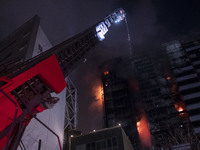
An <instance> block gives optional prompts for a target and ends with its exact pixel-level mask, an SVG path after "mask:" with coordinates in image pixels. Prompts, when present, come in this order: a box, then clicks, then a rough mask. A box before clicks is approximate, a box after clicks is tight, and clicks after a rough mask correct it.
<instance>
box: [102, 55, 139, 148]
mask: <svg viewBox="0 0 200 150" xmlns="http://www.w3.org/2000/svg"><path fill="white" fill-rule="evenodd" d="M101 72H102V82H103V92H104V122H105V127H114V126H116V125H121V126H122V127H123V129H124V131H125V132H126V134H127V136H128V137H129V139H130V141H131V143H132V145H133V147H134V148H135V149H140V142H139V139H138V133H137V127H136V119H135V118H136V111H135V110H136V109H135V108H134V107H135V105H134V94H133V92H132V89H131V86H130V85H129V83H130V82H129V81H130V80H131V79H132V78H133V69H132V66H131V63H130V61H129V60H128V59H127V58H126V59H122V58H116V59H114V60H111V61H109V62H105V63H104V64H103V65H102V66H101ZM132 81H133V80H132Z"/></svg>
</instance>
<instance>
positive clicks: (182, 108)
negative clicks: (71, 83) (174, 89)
mask: <svg viewBox="0 0 200 150" xmlns="http://www.w3.org/2000/svg"><path fill="white" fill-rule="evenodd" d="M175 108H176V110H177V111H178V112H179V117H180V118H182V119H187V118H188V114H187V112H186V111H185V104H184V103H183V102H178V103H176V104H175Z"/></svg>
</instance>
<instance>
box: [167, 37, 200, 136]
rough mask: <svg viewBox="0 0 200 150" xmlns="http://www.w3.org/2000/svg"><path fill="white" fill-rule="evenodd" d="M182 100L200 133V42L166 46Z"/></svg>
mask: <svg viewBox="0 0 200 150" xmlns="http://www.w3.org/2000/svg"><path fill="white" fill-rule="evenodd" d="M165 49H166V52H167V54H168V56H169V59H170V64H171V68H172V72H173V74H174V78H175V82H176V85H177V92H178V94H179V95H180V99H181V100H182V101H183V102H184V104H185V106H186V111H187V113H188V115H189V120H190V122H191V124H192V126H193V129H194V132H195V133H196V134H199V133H200V102H199V99H200V40H194V41H190V42H188V41H183V42H180V41H172V42H169V43H167V44H165Z"/></svg>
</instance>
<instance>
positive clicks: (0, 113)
mask: <svg viewBox="0 0 200 150" xmlns="http://www.w3.org/2000/svg"><path fill="white" fill-rule="evenodd" d="M124 19H125V12H124V10H123V9H121V8H119V9H116V10H115V11H113V12H112V13H110V14H109V15H108V16H106V17H105V18H104V19H103V20H102V21H100V22H98V23H97V24H95V25H94V26H92V27H90V28H89V29H87V30H85V31H84V32H82V33H79V34H78V35H75V36H74V37H72V38H70V39H68V40H66V41H64V42H62V43H60V44H58V45H56V46H54V47H53V48H51V49H49V50H47V51H45V52H43V53H41V54H39V55H37V56H35V57H33V58H31V59H29V60H27V61H25V62H21V63H19V64H16V65H13V67H10V68H9V69H8V68H3V69H1V70H0V122H1V123H0V149H3V150H16V149H17V147H18V145H19V143H20V140H21V137H22V135H23V133H24V131H25V128H26V126H27V125H28V124H29V122H30V120H31V119H32V118H33V117H35V116H36V114H37V113H40V112H42V111H44V110H45V109H49V108H51V107H52V106H53V104H55V103H56V102H57V101H58V100H59V99H58V98H56V97H52V96H51V95H50V93H52V92H55V93H60V92H61V91H62V90H63V89H64V88H65V87H66V86H67V85H66V82H65V77H67V76H68V75H69V73H70V72H71V71H72V70H73V69H74V68H75V67H76V66H77V65H78V63H79V62H80V61H81V60H83V59H84V56H85V54H86V53H87V52H88V51H89V50H90V49H92V48H93V47H94V46H95V45H96V44H97V43H99V42H100V41H102V40H103V39H104V38H105V34H106V33H107V32H108V29H109V28H110V27H111V25H112V24H113V23H117V22H120V21H121V20H124ZM58 140H59V137H58ZM59 147H60V149H61V144H60V143H59Z"/></svg>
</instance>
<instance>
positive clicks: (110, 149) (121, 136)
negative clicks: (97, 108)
mask: <svg viewBox="0 0 200 150" xmlns="http://www.w3.org/2000/svg"><path fill="white" fill-rule="evenodd" d="M71 150H133V147H132V145H131V143H130V141H129V139H128V137H127V135H126V134H125V132H124V131H123V129H122V128H121V127H120V126H115V127H112V128H106V129H101V130H97V131H93V132H91V133H88V134H84V135H79V136H73V135H72V136H71Z"/></svg>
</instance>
